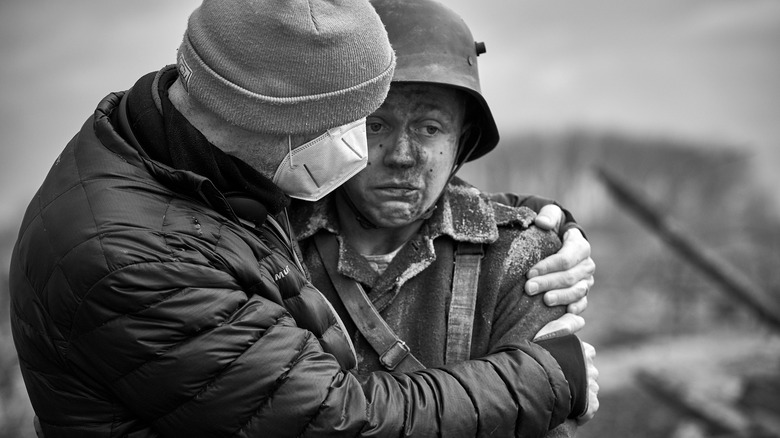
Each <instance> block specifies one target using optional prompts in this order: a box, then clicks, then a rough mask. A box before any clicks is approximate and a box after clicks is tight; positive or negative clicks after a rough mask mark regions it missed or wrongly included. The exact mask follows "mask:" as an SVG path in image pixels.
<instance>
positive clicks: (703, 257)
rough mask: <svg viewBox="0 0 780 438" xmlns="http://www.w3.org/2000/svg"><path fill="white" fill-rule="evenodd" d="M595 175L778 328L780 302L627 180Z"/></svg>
mask: <svg viewBox="0 0 780 438" xmlns="http://www.w3.org/2000/svg"><path fill="white" fill-rule="evenodd" d="M598 175H599V177H600V178H601V180H602V181H603V182H604V184H605V186H606V187H607V189H608V191H609V193H610V194H611V195H612V196H614V198H615V199H616V200H617V201H618V202H619V203H620V204H622V205H624V206H626V207H628V209H629V211H630V212H631V213H633V214H634V215H635V216H636V217H637V218H638V219H639V220H640V221H641V222H643V223H644V224H645V225H647V226H648V227H650V229H651V230H652V231H654V232H655V233H656V234H658V235H659V236H660V237H661V239H663V240H664V241H665V242H666V243H667V244H668V245H669V246H670V247H671V248H672V249H673V250H674V251H676V252H677V253H679V254H680V255H682V256H683V258H684V259H685V260H686V261H687V262H689V263H690V264H692V265H693V266H695V267H696V268H698V269H699V270H700V271H701V272H702V273H704V274H705V275H707V276H709V277H710V278H712V279H713V280H715V281H716V282H717V283H718V284H720V285H721V286H722V287H723V288H724V289H725V290H726V292H729V293H731V294H733V295H735V296H736V297H737V298H738V300H737V301H738V302H739V303H742V304H744V305H746V306H747V307H748V308H750V309H751V310H752V311H753V312H754V313H755V314H757V315H758V316H759V317H760V318H761V319H762V320H763V321H764V322H766V323H768V324H769V325H770V326H771V327H772V328H773V329H775V330H777V331H780V302H779V301H778V300H777V299H774V298H773V297H772V295H770V294H769V293H766V292H765V291H763V290H762V289H761V287H759V286H758V285H756V284H755V283H754V282H753V280H751V279H750V278H749V277H748V276H747V275H745V274H743V273H742V271H740V270H739V269H737V268H736V267H734V266H733V265H731V264H730V263H727V262H726V261H725V260H723V259H721V258H719V257H718V256H717V255H716V254H715V253H713V252H712V251H709V250H707V249H705V248H704V247H703V246H701V245H699V244H697V243H695V242H694V241H693V239H691V238H689V237H688V236H687V235H686V234H685V233H683V232H682V230H680V229H679V228H678V227H677V226H675V224H673V223H672V222H671V221H670V220H669V219H668V218H665V217H664V216H662V215H661V214H659V213H658V212H657V211H656V210H655V209H654V208H653V207H652V206H651V204H650V202H648V201H647V200H645V199H643V196H642V195H641V194H640V193H638V192H637V191H635V190H633V189H631V188H630V186H629V184H628V183H627V182H626V181H621V180H620V179H619V178H618V177H617V176H616V175H614V174H612V173H611V172H609V171H607V170H606V169H604V168H599V169H598Z"/></svg>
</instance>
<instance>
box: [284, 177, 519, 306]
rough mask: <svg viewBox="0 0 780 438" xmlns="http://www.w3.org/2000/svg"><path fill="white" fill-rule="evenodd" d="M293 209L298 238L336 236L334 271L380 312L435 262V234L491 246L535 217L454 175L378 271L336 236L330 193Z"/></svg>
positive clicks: (295, 205)
mask: <svg viewBox="0 0 780 438" xmlns="http://www.w3.org/2000/svg"><path fill="white" fill-rule="evenodd" d="M292 209H293V213H292V214H291V217H292V218H294V221H295V222H294V223H293V228H294V229H295V233H296V236H297V238H298V240H305V239H307V238H309V237H311V236H313V235H314V234H316V233H317V232H319V231H320V230H324V231H327V232H329V233H333V234H336V235H337V237H338V240H339V243H340V245H339V248H340V250H339V255H338V271H339V273H341V274H342V275H345V276H346V277H349V278H352V279H354V280H356V281H358V282H360V283H362V284H364V285H365V286H367V287H368V288H369V289H370V291H369V292H368V295H369V297H370V298H371V299H372V301H373V302H374V305H375V306H376V307H377V308H378V310H379V311H381V310H382V309H384V308H385V307H387V306H388V305H389V304H390V303H391V302H392V300H393V298H394V297H395V296H396V295H397V293H398V291H399V290H400V288H401V286H403V285H404V284H405V283H406V282H407V281H409V280H410V279H412V278H414V276H416V275H417V274H419V273H420V272H422V271H423V270H425V268H427V267H428V266H430V264H431V263H433V262H434V261H435V260H436V250H435V247H434V241H435V240H436V239H437V238H439V237H442V236H447V237H449V238H452V239H453V240H455V241H456V242H473V243H483V244H490V243H493V242H495V241H496V240H497V239H498V229H499V226H508V225H516V226H519V227H522V228H526V227H528V225H529V224H530V223H531V221H532V220H533V217H534V215H533V212H531V211H530V210H528V209H525V208H511V207H506V206H503V205H500V204H495V203H492V202H491V201H490V200H489V199H488V198H487V197H486V196H485V195H484V194H482V193H481V192H480V191H479V190H478V189H476V188H475V187H473V186H471V185H469V184H467V183H465V182H463V181H462V180H460V179H458V178H454V179H453V181H452V182H451V183H450V184H449V185H448V186H447V187H446V189H445V191H444V194H443V195H442V197H441V198H440V199H439V201H438V203H437V208H436V210H435V211H434V213H433V215H431V217H430V218H429V219H428V220H427V221H426V222H425V223H424V224H423V225H422V227H421V228H420V231H419V232H418V233H417V235H415V236H414V237H413V238H412V239H411V240H410V241H408V242H407V243H406V245H404V247H403V248H401V250H400V251H399V253H398V254H397V255H396V257H395V259H394V260H393V262H392V263H391V264H390V266H388V268H387V270H386V271H385V272H384V273H383V274H382V275H378V274H377V273H376V272H375V271H374V270H373V269H371V267H370V265H369V264H368V261H367V260H366V259H365V258H364V257H363V256H361V255H360V254H359V253H358V252H357V251H356V250H355V249H354V248H352V247H351V246H350V245H348V244H345V242H344V241H343V239H342V238H341V236H340V235H339V232H340V227H339V223H338V216H337V213H336V209H335V201H334V199H333V195H331V196H327V197H325V198H324V199H322V200H320V201H317V202H313V203H311V202H305V203H304V202H297V201H296V202H294V203H293V206H292Z"/></svg>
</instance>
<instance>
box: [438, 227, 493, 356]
mask: <svg viewBox="0 0 780 438" xmlns="http://www.w3.org/2000/svg"><path fill="white" fill-rule="evenodd" d="M483 255H484V250H483V248H482V244H480V243H470V242H458V247H457V249H456V250H455V268H454V272H453V274H452V297H451V299H450V311H449V316H448V317H447V347H446V350H445V363H448V364H449V363H455V362H462V361H464V360H468V358H469V355H470V353H471V333H472V328H473V327H474V309H475V307H476V303H477V288H478V284H479V269H480V265H481V263H482V256H483Z"/></svg>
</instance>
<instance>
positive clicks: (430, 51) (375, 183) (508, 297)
mask: <svg viewBox="0 0 780 438" xmlns="http://www.w3.org/2000/svg"><path fill="white" fill-rule="evenodd" d="M372 4H373V6H374V7H375V9H376V10H377V12H378V13H379V16H380V18H381V19H382V21H383V23H384V24H385V26H386V29H387V31H388V36H389V38H390V42H391V45H392V46H393V48H394V50H395V52H396V57H397V61H396V62H397V64H396V70H395V73H394V75H393V80H392V83H391V89H390V92H389V94H388V96H387V98H386V100H385V102H384V103H383V104H382V106H381V107H380V108H379V109H378V110H376V111H375V112H374V113H373V114H371V115H370V116H369V117H368V118H367V121H366V134H367V137H368V143H369V152H368V165H367V167H366V169H364V170H363V171H361V172H360V173H358V174H357V175H356V176H355V177H353V178H352V179H350V180H349V181H347V182H346V183H345V184H344V185H343V186H342V187H340V188H339V189H338V190H337V191H336V192H334V193H333V194H331V195H329V196H328V197H326V198H324V199H322V200H320V201H318V202H315V203H307V204H298V205H296V208H297V209H299V213H298V214H296V215H294V217H297V218H301V219H305V218H308V220H302V221H299V222H297V223H295V224H294V227H295V228H296V231H297V235H298V239H299V242H300V243H301V250H302V251H303V255H304V260H305V262H306V265H307V266H308V267H309V269H310V273H311V276H312V281H313V283H314V284H315V285H316V286H317V288H318V289H320V290H321V291H322V292H323V293H324V294H325V295H326V296H327V297H328V298H329V300H330V301H331V302H332V303H333V304H334V307H335V309H336V311H337V312H339V314H340V315H341V317H342V319H343V320H344V322H345V324H346V326H347V330H348V332H349V334H350V336H351V338H352V340H353V342H354V344H355V348H356V350H357V352H358V361H359V372H360V373H361V374H364V373H368V372H371V371H377V370H382V369H385V370H391V371H409V370H415V369H422V368H428V367H441V366H447V365H448V364H451V363H454V362H461V361H464V360H477V359H478V358H481V357H484V356H486V355H487V354H490V353H491V352H494V351H496V349H497V348H501V346H503V345H507V343H510V344H511V343H526V342H529V341H531V340H533V339H534V338H535V337H537V338H547V337H548V336H547V334H548V333H550V332H553V331H554V332H559V330H558V329H560V328H561V327H564V329H563V331H564V332H568V333H571V332H574V331H577V330H578V329H579V328H581V326H582V324H583V323H584V322H583V320H582V319H581V318H580V317H579V316H577V315H574V314H572V313H568V314H567V313H565V312H566V307H565V306H562V305H561V304H574V305H572V306H569V308H570V309H572V308H574V311H575V312H577V309H576V308H577V307H578V306H579V307H580V311H581V309H583V308H584V306H585V305H586V300H585V299H584V294H585V293H586V292H587V288H588V287H589V286H590V285H591V284H592V281H593V280H592V273H593V261H592V260H591V259H590V246H589V245H588V243H587V242H586V241H585V239H584V237H583V236H582V233H581V232H580V230H579V229H578V228H577V227H576V225H575V224H573V223H572V222H573V221H571V220H569V221H568V222H567V223H566V224H564V225H563V226H562V227H561V229H560V230H559V233H560V236H561V237H562V238H563V242H564V245H563V248H561V241H560V240H559V237H558V236H556V234H555V233H554V232H552V231H549V230H547V231H545V230H542V229H540V228H538V227H536V226H531V225H530V224H532V223H534V222H535V223H536V224H537V225H539V226H544V225H545V224H544V223H543V221H542V220H539V216H536V214H535V213H534V211H532V210H540V209H541V208H543V211H544V214H545V216H547V215H551V216H555V215H556V214H558V215H560V214H561V211H560V210H559V209H558V208H557V207H555V206H550V205H548V206H544V204H545V202H546V201H544V200H541V199H539V198H533V197H531V198H523V199H519V200H518V201H517V202H515V204H517V205H513V206H507V205H504V204H501V203H498V202H495V201H494V200H493V199H491V197H489V196H487V195H486V194H483V193H480V192H479V190H477V189H476V188H474V187H472V186H470V185H468V184H467V183H465V182H464V181H462V180H460V179H458V178H457V177H455V173H456V172H457V170H458V169H459V168H460V166H461V165H462V164H463V163H465V162H467V161H471V160H474V159H477V158H479V157H482V156H484V155H485V154H487V153H488V152H490V151H491V150H492V149H493V148H495V147H496V145H497V143H498V140H499V134H498V129H497V127H496V124H495V121H494V120H493V116H492V113H491V111H490V108H489V106H488V104H487V102H486V100H485V98H484V97H483V95H482V93H481V90H480V82H479V73H478V68H477V57H478V56H479V55H480V54H481V53H484V52H485V46H484V44H482V43H478V42H475V40H474V38H473V37H472V34H471V31H470V30H469V28H468V26H467V25H466V24H465V22H464V21H463V20H462V19H461V18H460V17H459V16H458V15H457V14H456V13H454V12H453V11H452V10H450V9H448V8H446V7H445V6H443V5H441V4H439V3H437V2H435V1H432V0H422V1H421V0H373V1H372ZM529 207H530V208H529ZM566 216H567V217H569V218H570V215H568V214H567V215H566ZM559 250H560V251H563V252H567V253H568V256H567V257H569V256H573V257H574V258H577V259H578V260H579V262H578V263H577V264H576V266H573V267H571V266H563V269H567V268H568V269H570V270H571V272H574V273H577V274H578V275H575V276H576V277H577V281H575V282H573V283H565V282H562V281H561V278H562V277H565V275H562V273H561V272H557V273H551V274H548V275H545V276H543V277H540V278H536V279H535V282H537V283H538V284H540V285H542V291H544V290H545V289H556V288H558V290H556V291H553V292H552V293H550V292H548V295H549V296H548V297H547V299H549V298H552V301H553V304H558V305H557V306H554V307H548V306H546V305H545V303H544V301H543V298H542V295H535V296H531V295H529V294H526V293H523V291H524V289H528V287H527V286H528V285H527V284H526V283H529V282H527V281H526V280H527V278H529V276H528V273H529V271H530V270H531V269H532V268H534V269H539V270H542V271H544V268H543V266H546V265H545V263H547V265H555V264H556V263H549V261H550V260H554V259H555V257H559V258H561V259H562V258H563V257H561V256H560V255H555V253H556V251H559ZM546 257H552V258H550V259H549V260H544V261H543V259H545V258H546ZM569 258H570V257H569ZM539 262H541V264H538V263H539ZM559 269H560V268H559ZM548 271H551V270H548ZM576 291H579V293H576ZM572 292H575V293H572ZM556 301H557V302H556ZM577 313H578V312H577ZM532 347H533V348H538V349H542V350H544V351H546V352H549V353H551V354H552V356H553V357H554V358H555V359H556V360H558V363H559V365H560V366H561V368H562V369H563V371H564V373H565V374H566V378H567V381H568V384H569V390H570V394H571V406H570V409H569V412H568V413H567V415H568V416H569V417H570V418H573V419H578V421H579V422H583V421H587V420H588V419H590V418H592V416H593V415H594V414H595V412H596V410H597V409H598V399H597V396H596V394H597V391H598V384H597V383H596V378H597V374H598V372H597V371H596V369H595V367H594V366H593V362H592V361H593V356H594V355H595V351H594V350H593V347H592V346H590V345H588V344H586V343H581V342H580V341H579V339H577V338H576V336H572V335H568V336H564V337H559V338H554V339H553V340H549V339H548V340H544V341H541V340H540V341H539V342H538V343H532ZM524 376H525V373H523V374H521V375H520V377H519V378H520V379H523V378H524ZM526 378H528V379H529V381H528V385H529V387H530V386H533V385H534V382H533V377H532V376H530V375H528V376H526ZM486 384H489V382H486ZM533 402H534V400H529V401H528V403H530V404H533ZM534 409H538V406H537V407H534ZM470 414H473V413H466V412H464V415H470ZM549 414H550V413H549V412H547V413H544V412H539V414H538V415H537V416H536V417H537V418H535V419H534V421H533V423H535V424H536V425H537V426H538V427H537V428H536V429H534V431H535V433H536V435H534V433H530V434H526V433H525V432H523V433H520V432H521V431H519V430H518V429H513V430H511V431H510V430H506V431H505V433H507V434H509V433H515V434H521V435H522V436H541V435H544V434H545V433H547V431H548V426H549V427H550V428H553V427H554V426H556V425H558V424H559V423H560V422H561V421H563V418H559V419H558V420H559V421H557V422H556V421H554V420H552V419H551V418H550V417H549ZM526 424H531V423H526ZM575 424H576V422H575V421H569V422H567V423H566V425H563V426H561V427H558V428H556V429H554V430H553V431H552V432H550V433H549V434H548V435H547V436H569V435H571V434H573V430H574V429H573V428H574V427H576V426H575ZM529 427H530V426H529ZM530 430H531V429H528V431H530Z"/></svg>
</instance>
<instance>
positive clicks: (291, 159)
mask: <svg viewBox="0 0 780 438" xmlns="http://www.w3.org/2000/svg"><path fill="white" fill-rule="evenodd" d="M287 151H288V153H287V155H288V156H289V157H290V169H295V168H296V167H297V166H296V165H295V164H293V153H292V136H290V135H288V136H287Z"/></svg>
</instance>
